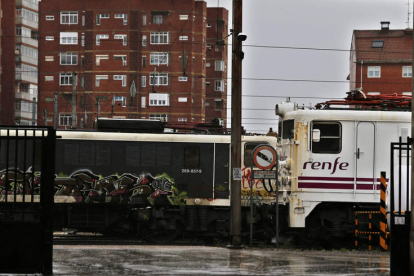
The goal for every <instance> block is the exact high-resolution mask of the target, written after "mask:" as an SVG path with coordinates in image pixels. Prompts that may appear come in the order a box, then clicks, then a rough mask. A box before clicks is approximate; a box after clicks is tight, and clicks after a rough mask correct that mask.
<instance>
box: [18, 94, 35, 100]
mask: <svg viewBox="0 0 414 276" xmlns="http://www.w3.org/2000/svg"><path fill="white" fill-rule="evenodd" d="M14 95H15V99H16V100H28V101H33V98H35V97H36V95H35V94H30V93H27V92H21V93H18V92H16V93H15V94H14Z"/></svg>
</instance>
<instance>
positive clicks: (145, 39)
mask: <svg viewBox="0 0 414 276" xmlns="http://www.w3.org/2000/svg"><path fill="white" fill-rule="evenodd" d="M142 47H147V36H146V35H143V36H142Z"/></svg>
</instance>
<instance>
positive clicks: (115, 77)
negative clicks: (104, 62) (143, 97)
mask: <svg viewBox="0 0 414 276" xmlns="http://www.w3.org/2000/svg"><path fill="white" fill-rule="evenodd" d="M114 80H120V81H122V86H123V87H125V86H126V75H114Z"/></svg>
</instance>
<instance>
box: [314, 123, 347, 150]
mask: <svg viewBox="0 0 414 276" xmlns="http://www.w3.org/2000/svg"><path fill="white" fill-rule="evenodd" d="M314 130H319V132H320V139H319V140H314V139H311V143H312V152H313V153H340V152H341V149H342V127H341V124H340V123H339V122H314V123H313V124H312V131H311V137H312V133H313V132H314Z"/></svg>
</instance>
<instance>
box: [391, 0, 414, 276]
mask: <svg viewBox="0 0 414 276" xmlns="http://www.w3.org/2000/svg"><path fill="white" fill-rule="evenodd" d="M413 9H414V5H413ZM413 32H414V20H413ZM411 43H412V44H413V46H412V47H413V54H412V55H411V63H412V64H411V66H412V68H414V38H412V39H411ZM413 96H414V75H413V74H412V73H411V223H410V224H411V225H410V226H411V228H410V271H411V273H410V274H411V276H414V186H413V183H414V174H413V173H414V169H413V168H414V165H413V164H414V163H413V162H414V154H413V150H414V149H413V146H414V145H413V141H414V140H413V139H414V98H413ZM407 193H408V191H407ZM407 204H409V203H408V202H407ZM407 209H408V208H407ZM394 250H395V249H394Z"/></svg>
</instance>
